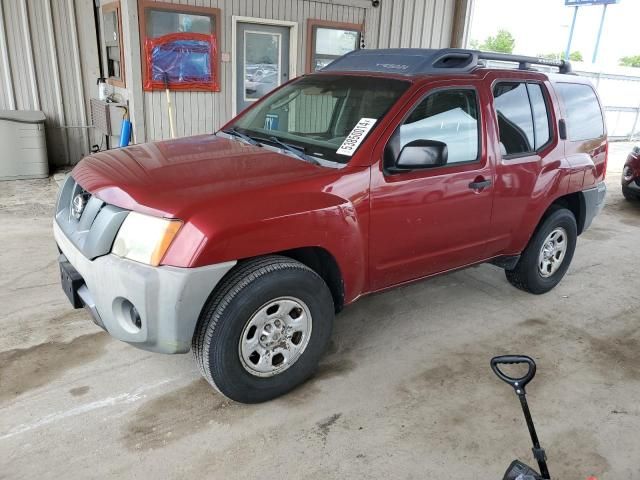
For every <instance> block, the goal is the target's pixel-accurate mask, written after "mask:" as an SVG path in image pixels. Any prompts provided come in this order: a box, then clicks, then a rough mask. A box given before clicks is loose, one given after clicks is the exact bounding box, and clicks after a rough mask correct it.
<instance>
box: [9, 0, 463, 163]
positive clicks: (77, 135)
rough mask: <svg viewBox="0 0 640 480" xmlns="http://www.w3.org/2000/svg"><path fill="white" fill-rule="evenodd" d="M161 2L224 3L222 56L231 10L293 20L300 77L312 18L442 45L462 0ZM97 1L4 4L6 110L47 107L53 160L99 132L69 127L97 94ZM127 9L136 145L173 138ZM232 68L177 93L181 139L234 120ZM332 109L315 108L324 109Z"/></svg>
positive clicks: (131, 5) (126, 2)
mask: <svg viewBox="0 0 640 480" xmlns="http://www.w3.org/2000/svg"><path fill="white" fill-rule="evenodd" d="M104 1H105V0H103V2H104ZM164 1H167V2H172V3H176V4H183V5H196V6H201V7H212V8H219V9H220V10H221V14H222V19H221V32H220V33H221V36H220V38H219V40H220V52H226V53H231V43H232V38H231V32H232V31H231V25H232V16H234V15H237V16H246V17H259V18H267V19H274V20H287V21H292V22H296V23H297V24H298V38H297V41H296V48H297V65H296V70H297V72H298V74H302V73H303V72H304V66H305V61H306V48H307V45H306V39H307V19H309V18H313V19H322V20H332V21H337V22H348V23H364V25H365V28H364V42H365V46H366V48H393V47H425V48H426V47H433V48H437V47H446V46H449V45H450V43H451V30H452V25H453V14H454V5H455V0H382V2H381V6H380V8H371V7H368V6H367V5H368V3H367V2H358V3H355V2H354V3H352V2H349V1H348V0H344V1H340V0H316V1H314V0H164ZM92 2H93V0H0V109H19V110H36V109H39V110H42V111H43V112H44V113H45V115H46V117H47V120H46V131H47V148H48V153H49V159H50V163H52V164H54V165H64V164H75V163H77V162H78V161H79V160H80V159H81V158H82V156H84V155H85V154H87V153H88V149H89V145H90V144H91V143H93V138H92V137H93V134H92V133H90V132H89V131H87V130H86V129H83V128H67V127H82V126H85V125H87V124H88V123H89V120H88V119H89V118H90V112H89V110H88V105H89V102H88V98H89V97H90V96H93V95H95V79H96V78H97V77H98V62H99V56H98V54H97V47H96V43H95V42H96V39H95V28H94V26H93V14H92ZM121 5H122V9H123V11H124V12H128V15H126V16H125V18H124V19H123V28H124V29H125V32H124V40H125V55H126V57H125V58H126V59H128V61H127V65H126V69H127V87H126V89H122V94H123V97H124V98H125V99H128V100H129V101H130V102H132V107H133V109H134V112H133V113H135V111H140V115H135V116H134V118H133V120H134V123H137V122H139V123H140V127H143V128H141V129H140V130H138V131H140V132H143V134H141V135H139V138H136V141H137V142H143V141H145V140H157V139H166V138H169V123H168V119H167V102H166V97H165V94H164V92H142V87H141V83H140V80H139V79H140V68H141V66H140V62H139V57H138V54H137V52H139V51H140V49H139V37H138V34H137V29H138V19H137V0H121ZM365 7H366V8H365ZM126 49H129V51H128V52H127V50H126ZM134 52H135V55H132V53H134ZM134 69H135V75H134ZM231 69H232V63H231V62H222V63H221V64H220V84H221V91H220V92H219V93H207V92H172V93H171V95H172V101H173V104H174V112H175V115H176V120H177V121H176V128H177V135H179V136H187V135H195V134H200V133H208V132H213V131H215V130H216V129H217V128H219V127H220V126H221V125H222V124H223V123H224V122H226V121H227V120H229V118H230V117H231V112H232V100H233V99H232V97H231V90H232V88H231V82H232V70H231ZM326 107H327V106H326V105H315V106H314V108H315V109H317V110H318V112H322V111H324V110H326ZM302 127H306V128H311V126H310V125H306V126H304V125H303V126H302ZM138 128H139V127H138ZM134 129H135V127H134ZM0 161H1V155H0Z"/></svg>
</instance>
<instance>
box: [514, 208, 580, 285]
mask: <svg viewBox="0 0 640 480" xmlns="http://www.w3.org/2000/svg"><path fill="white" fill-rule="evenodd" d="M577 237H578V228H577V225H576V219H575V217H574V216H573V213H571V211H570V210H567V209H566V208H562V207H553V209H552V210H550V212H549V213H548V214H547V215H546V217H545V218H544V220H543V221H542V223H541V224H540V225H539V227H538V229H537V230H536V232H535V233H534V234H533V237H532V238H531V240H530V241H529V245H527V248H526V249H525V250H524V252H523V254H522V256H521V257H520V260H519V261H518V263H517V265H516V267H515V268H514V269H513V270H505V274H506V276H507V280H509V282H510V283H511V284H512V285H513V286H515V287H516V288H519V289H520V290H524V291H526V292H529V293H534V294H541V293H546V292H548V291H549V290H551V289H552V288H553V287H555V286H556V285H557V284H558V283H559V282H560V280H562V278H563V277H564V275H565V273H567V270H568V268H569V265H570V264H571V260H572V258H573V253H574V252H575V249H576V240H577Z"/></svg>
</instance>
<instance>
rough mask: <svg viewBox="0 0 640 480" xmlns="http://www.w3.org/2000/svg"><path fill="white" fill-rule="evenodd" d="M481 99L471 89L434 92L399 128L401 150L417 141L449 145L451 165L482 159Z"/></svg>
mask: <svg viewBox="0 0 640 480" xmlns="http://www.w3.org/2000/svg"><path fill="white" fill-rule="evenodd" d="M478 132H479V119H478V101H477V98H476V92H475V91H474V90H470V89H462V90H443V91H439V92H435V93H432V94H430V95H429V96H428V97H426V98H425V99H424V100H422V101H421V102H420V103H419V104H418V106H417V107H416V108H415V109H414V110H413V111H412V112H411V114H410V115H409V117H407V119H406V120H405V121H404V123H403V124H402V125H401V126H400V128H399V139H400V145H399V151H401V150H402V148H403V147H404V146H405V145H407V144H408V143H411V142H413V141H415V140H437V141H439V142H443V143H446V144H447V151H448V158H447V164H454V163H463V162H472V161H475V160H477V159H478V150H479V145H478V138H479V134H478Z"/></svg>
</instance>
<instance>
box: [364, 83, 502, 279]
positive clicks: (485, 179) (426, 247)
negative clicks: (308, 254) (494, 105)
mask: <svg viewBox="0 0 640 480" xmlns="http://www.w3.org/2000/svg"><path fill="white" fill-rule="evenodd" d="M483 105H484V106H486V105H488V99H487V98H486V93H485V92H483V91H482V89H481V88H480V82H479V81H476V80H473V79H470V80H469V81H460V82H459V83H456V82H439V83H435V84H432V85H430V86H429V87H424V88H423V89H422V90H420V91H419V92H418V93H417V95H416V96H415V97H414V101H413V102H412V105H411V107H410V108H409V109H408V111H407V112H406V114H405V115H404V117H403V119H402V121H401V122H400V125H399V126H398V127H397V128H396V129H395V131H393V130H392V131H393V133H392V134H391V135H390V136H389V137H388V141H384V144H383V145H382V147H380V146H378V147H376V150H375V152H376V153H374V154H376V155H379V156H380V158H379V163H378V164H377V165H375V164H374V166H373V167H372V179H371V228H370V268H371V271H370V284H371V289H372V290H378V289H381V288H385V287H388V286H391V285H395V284H398V283H402V282H405V281H410V280H413V279H417V278H420V277H424V276H427V275H431V274H434V273H438V272H442V271H446V270H450V269H453V268H457V267H461V266H465V265H468V264H471V263H474V262H478V261H480V260H482V259H484V255H485V251H486V241H487V234H488V229H489V224H490V219H491V208H492V199H493V168H492V165H491V163H490V161H489V159H488V156H487V149H486V132H485V130H484V128H483V127H482V125H483V119H484V118H485V116H486V111H483V107H482V106H483ZM385 135H389V132H385ZM415 140H437V141H441V142H444V143H446V144H447V147H448V163H447V164H446V165H444V166H439V167H434V168H429V169H423V170H414V171H409V172H400V173H398V172H395V173H391V172H389V171H388V170H387V168H386V167H387V166H389V165H390V164H391V163H392V162H393V157H394V156H397V154H398V153H399V152H400V151H401V149H402V147H403V146H405V145H407V144H408V143H409V142H412V141H415Z"/></svg>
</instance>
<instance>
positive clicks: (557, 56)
mask: <svg viewBox="0 0 640 480" xmlns="http://www.w3.org/2000/svg"><path fill="white" fill-rule="evenodd" d="M538 57H540V58H546V59H548V60H561V59H563V58H564V52H558V53H539V54H538ZM569 60H572V61H574V62H582V61H583V60H584V59H583V57H582V53H581V52H578V51H575V52H571V53H570V54H569Z"/></svg>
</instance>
